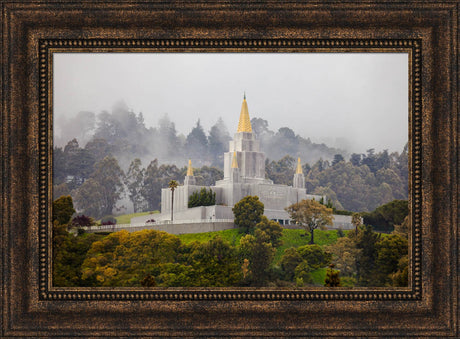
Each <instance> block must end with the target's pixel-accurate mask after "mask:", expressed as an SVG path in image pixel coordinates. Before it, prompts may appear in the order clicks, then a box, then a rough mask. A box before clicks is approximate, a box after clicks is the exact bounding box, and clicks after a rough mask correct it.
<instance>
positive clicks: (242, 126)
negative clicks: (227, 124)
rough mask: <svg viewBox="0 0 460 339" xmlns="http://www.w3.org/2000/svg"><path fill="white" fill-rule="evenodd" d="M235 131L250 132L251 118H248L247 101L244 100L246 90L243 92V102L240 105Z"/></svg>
mask: <svg viewBox="0 0 460 339" xmlns="http://www.w3.org/2000/svg"><path fill="white" fill-rule="evenodd" d="M237 132H238V133H239V132H249V133H251V132H252V127H251V119H249V111H248V103H247V102H246V92H245V93H244V99H243V104H242V105H241V113H240V121H239V122H238V130H237Z"/></svg>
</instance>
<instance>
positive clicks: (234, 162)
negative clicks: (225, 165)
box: [232, 152, 238, 168]
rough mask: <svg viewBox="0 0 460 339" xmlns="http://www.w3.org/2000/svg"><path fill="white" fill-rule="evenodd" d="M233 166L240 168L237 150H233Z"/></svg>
mask: <svg viewBox="0 0 460 339" xmlns="http://www.w3.org/2000/svg"><path fill="white" fill-rule="evenodd" d="M232 168H238V160H236V152H233V159H232Z"/></svg>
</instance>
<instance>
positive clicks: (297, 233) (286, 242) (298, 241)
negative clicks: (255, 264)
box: [274, 228, 347, 264]
mask: <svg viewBox="0 0 460 339" xmlns="http://www.w3.org/2000/svg"><path fill="white" fill-rule="evenodd" d="M314 232H315V235H314V240H315V244H317V245H320V246H325V245H330V244H333V243H335V242H336V241H337V231H336V230H328V231H323V230H319V229H318V230H315V231H314ZM346 232H347V231H344V233H345V234H346ZM281 240H282V241H283V245H281V246H280V247H278V248H277V250H276V253H275V259H274V263H275V264H278V263H279V261H280V259H281V256H282V255H283V253H284V250H285V249H287V248H290V247H296V248H297V247H299V246H303V245H307V244H308V243H309V242H310V234H308V235H305V230H304V229H300V230H291V229H286V228H285V229H283V236H282V237H281Z"/></svg>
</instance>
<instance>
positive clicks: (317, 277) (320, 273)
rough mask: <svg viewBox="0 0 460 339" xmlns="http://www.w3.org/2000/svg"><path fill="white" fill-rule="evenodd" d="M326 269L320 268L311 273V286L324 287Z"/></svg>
mask: <svg viewBox="0 0 460 339" xmlns="http://www.w3.org/2000/svg"><path fill="white" fill-rule="evenodd" d="M326 271H327V268H320V269H317V270H314V271H312V272H311V276H312V277H313V283H312V284H313V285H315V286H324V280H325V279H326Z"/></svg>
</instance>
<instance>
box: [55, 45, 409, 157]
mask: <svg viewBox="0 0 460 339" xmlns="http://www.w3.org/2000/svg"><path fill="white" fill-rule="evenodd" d="M53 74H54V84H53V88H54V106H53V107H54V117H55V119H54V121H55V130H56V131H59V130H60V126H59V123H60V121H62V120H63V119H64V118H66V117H72V116H75V115H76V114H77V113H78V112H79V111H92V112H95V113H99V112H101V111H102V110H108V111H110V110H111V107H112V106H113V104H114V103H116V102H117V101H119V100H123V101H124V102H125V103H126V104H127V105H128V107H130V108H132V110H133V111H134V112H135V113H136V114H137V113H138V112H142V113H143V115H144V119H145V123H146V125H147V127H150V126H156V125H157V123H158V120H159V119H160V118H161V117H162V116H163V115H164V114H165V113H167V114H168V115H169V117H170V119H171V120H172V121H173V122H174V123H175V124H176V129H177V130H178V132H179V133H183V134H184V135H187V134H188V133H189V132H190V130H191V129H192V127H193V126H194V125H195V123H196V121H197V119H200V120H201V124H202V125H203V127H204V129H205V131H206V132H208V131H209V129H210V127H211V126H212V125H213V124H215V123H216V121H217V119H218V118H219V117H222V118H223V119H224V121H225V123H226V125H227V127H228V129H229V132H230V134H231V135H233V134H234V133H235V132H236V128H237V124H238V118H239V114H240V109H241V102H242V99H243V92H244V91H246V96H247V101H248V106H249V115H250V117H251V118H253V117H258V118H262V119H265V120H267V121H268V123H269V128H270V129H271V130H274V131H277V130H278V128H280V127H290V128H291V129H293V130H294V131H295V133H296V134H300V135H301V136H303V137H309V138H311V140H312V141H314V142H325V143H326V144H328V145H329V146H334V147H340V148H347V150H348V151H352V152H362V153H364V152H365V151H366V149H369V148H375V149H376V150H377V151H381V150H383V149H388V150H389V151H398V152H400V151H401V150H402V149H403V146H404V145H405V143H406V142H407V139H408V55H407V54H405V53H371V54H370V53H369V54H361V53H359V54H358V53H346V54H339V53H291V54H284V53H276V54H265V53H263V54H262V53H251V54H229V53H227V54H216V53H202V54H190V53H184V54H170V53H156V54H151V53H149V54H146V53H124V54H121V53H111V54H95V53H91V54H89V53H88V54H82V53H74V54H67V53H66V54H63V53H55V54H54V73H53ZM344 138H346V141H345V139H344Z"/></svg>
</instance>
